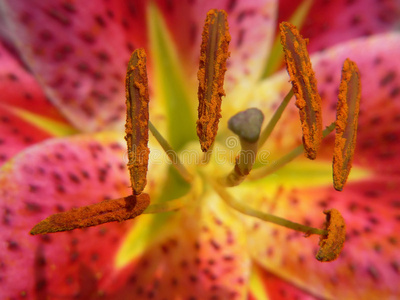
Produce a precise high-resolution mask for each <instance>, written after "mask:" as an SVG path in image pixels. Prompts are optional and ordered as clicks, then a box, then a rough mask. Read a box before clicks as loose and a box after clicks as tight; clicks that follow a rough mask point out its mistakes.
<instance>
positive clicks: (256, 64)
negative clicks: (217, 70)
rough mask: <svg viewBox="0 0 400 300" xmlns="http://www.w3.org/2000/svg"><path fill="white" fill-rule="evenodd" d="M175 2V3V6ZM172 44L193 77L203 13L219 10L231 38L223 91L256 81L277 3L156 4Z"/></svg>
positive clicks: (230, 0)
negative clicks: (174, 43)
mask: <svg viewBox="0 0 400 300" xmlns="http://www.w3.org/2000/svg"><path fill="white" fill-rule="evenodd" d="M178 2H179V3H178ZM157 3H158V4H159V6H160V8H161V10H162V12H163V13H164V15H165V18H166V21H167V24H168V25H169V29H170V31H171V32H172V34H173V37H174V39H175V41H176V44H177V47H178V50H179V52H180V53H181V57H182V60H183V63H185V61H187V63H186V65H188V69H189V71H190V73H191V75H193V74H194V73H195V72H196V71H197V68H198V61H199V54H200V43H201V32H202V30H203V25H204V21H205V19H206V14H207V11H208V10H210V9H213V8H215V9H223V10H225V11H226V12H227V13H228V22H229V31H230V34H231V36H232V40H231V43H230V45H229V49H230V51H231V57H230V58H229V59H228V71H227V73H226V78H227V81H228V82H227V85H228V86H227V89H228V90H229V89H232V88H233V87H234V86H235V85H238V84H240V83H243V82H241V81H243V80H248V79H249V78H253V79H254V78H257V76H259V75H260V72H261V71H262V68H263V67H264V60H265V59H266V58H267V57H268V53H269V48H270V45H271V42H272V39H273V33H274V30H275V28H274V27H275V17H276V6H277V1H275V0H263V1H235V0H220V1H210V0H207V1H167V2H166V1H162V0H159V1H157Z"/></svg>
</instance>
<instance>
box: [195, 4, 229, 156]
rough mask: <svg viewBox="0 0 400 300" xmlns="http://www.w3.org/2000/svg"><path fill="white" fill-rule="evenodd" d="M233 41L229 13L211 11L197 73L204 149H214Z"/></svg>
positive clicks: (200, 136)
mask: <svg viewBox="0 0 400 300" xmlns="http://www.w3.org/2000/svg"><path fill="white" fill-rule="evenodd" d="M230 40H231V37H230V35H229V28H228V22H227V15H226V12H225V11H223V10H215V9H213V10H210V11H209V12H208V13H207V19H206V22H205V24H204V29H203V36H202V43H201V50H200V66H199V71H198V73H197V77H198V79H199V89H198V97H199V107H198V120H197V135H198V137H199V140H200V145H201V149H202V151H203V152H206V151H208V150H209V149H210V147H211V145H212V144H213V142H214V140H215V136H216V135H217V131H218V123H219V119H220V118H221V101H222V100H221V97H222V96H225V91H224V88H223V85H224V76H225V71H226V60H227V59H228V57H229V52H228V46H229V42H230Z"/></svg>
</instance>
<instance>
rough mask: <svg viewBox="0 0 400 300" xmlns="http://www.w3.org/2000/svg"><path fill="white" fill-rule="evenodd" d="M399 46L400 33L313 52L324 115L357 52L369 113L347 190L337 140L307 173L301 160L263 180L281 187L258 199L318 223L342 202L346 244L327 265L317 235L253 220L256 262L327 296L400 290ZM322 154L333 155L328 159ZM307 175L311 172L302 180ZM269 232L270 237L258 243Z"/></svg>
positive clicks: (390, 293) (383, 295)
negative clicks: (336, 160) (338, 182)
mask: <svg viewBox="0 0 400 300" xmlns="http://www.w3.org/2000/svg"><path fill="white" fill-rule="evenodd" d="M399 47H400V36H399V35H398V34H388V35H381V36H376V37H372V38H370V39H359V40H355V41H354V42H348V43H345V44H342V45H338V46H337V47H335V48H333V49H331V50H329V51H327V52H325V53H321V54H320V55H319V56H317V57H314V61H315V63H314V64H313V65H315V72H316V74H317V76H320V77H321V79H322V80H320V81H319V82H320V84H321V89H320V91H322V92H323V95H322V98H323V101H322V102H323V103H324V106H325V111H328V112H327V113H326V116H325V118H324V119H325V120H329V119H331V120H334V118H335V116H334V114H335V107H336V99H337V91H336V88H337V87H338V85H339V80H340V68H341V64H342V63H343V61H344V59H345V57H352V58H354V60H356V61H357V64H358V65H359V66H360V73H361V74H362V75H361V77H362V86H363V95H362V100H361V101H362V104H361V105H362V107H363V112H362V113H361V114H360V118H359V123H360V127H359V136H358V143H357V147H356V149H357V151H356V154H355V161H354V163H353V170H352V175H351V177H350V180H349V182H348V183H349V184H348V185H347V186H346V187H345V189H344V191H343V192H341V193H338V192H336V191H334V190H333V188H332V185H331V174H330V172H331V169H330V167H329V165H330V160H331V158H332V147H331V146H332V141H330V142H329V141H328V143H325V146H323V147H324V149H323V151H322V152H323V155H321V157H322V158H323V159H321V161H320V166H319V167H318V169H316V171H317V170H318V172H315V173H314V175H313V172H306V173H301V172H302V171H304V169H305V168H306V167H307V164H306V163H303V164H302V163H301V162H298V164H299V165H300V164H302V165H301V167H299V168H298V169H296V168H293V167H292V166H288V167H287V168H284V169H282V170H281V171H279V172H277V173H276V174H275V175H274V176H273V177H271V178H269V179H265V182H264V183H263V184H264V185H265V186H271V183H274V184H277V185H278V186H279V185H281V186H282V187H283V188H281V189H279V188H277V189H273V188H271V189H270V194H271V195H274V196H273V197H269V198H264V199H259V202H258V203H263V204H262V208H263V209H265V210H267V211H272V212H273V213H274V214H276V215H278V216H283V217H286V218H288V219H290V220H293V221H297V222H300V223H305V224H310V225H312V226H314V227H319V228H322V223H323V221H324V217H323V214H322V211H323V210H324V209H329V208H336V209H338V210H339V211H340V212H341V213H342V215H343V216H344V218H345V221H346V226H347V237H346V242H345V247H344V250H343V253H342V254H341V255H340V256H339V258H338V259H337V260H336V261H334V262H332V263H329V264H325V263H324V264H321V263H319V262H318V261H316V260H315V258H314V256H315V254H316V252H317V249H318V238H317V237H313V236H312V237H310V238H305V237H303V236H302V235H301V234H297V233H293V232H290V231H288V230H286V229H281V228H277V227H275V226H271V225H268V224H262V223H260V222H254V223H253V224H252V227H251V229H250V231H251V232H252V233H251V234H250V235H251V236H252V237H251V239H250V240H251V241H253V242H251V244H250V249H251V251H252V253H253V257H254V258H255V259H256V260H257V261H259V262H260V263H261V264H262V265H263V266H264V267H265V268H267V269H268V270H270V271H271V272H273V273H274V274H276V275H279V276H281V277H282V278H284V279H286V280H290V281H292V282H293V283H294V284H295V285H297V286H299V287H301V288H302V289H305V290H308V291H310V292H311V293H313V294H315V295H319V296H321V297H333V296H335V297H339V298H342V299H346V298H365V297H372V298H390V297H391V296H393V297H394V298H396V297H398V296H399V295H400V290H399V288H398V285H397V284H395V282H397V281H398V280H399V276H400V272H399V265H400V256H399V254H398V252H397V251H396V247H397V246H396V245H397V244H398V240H399V239H400V236H399V234H398V232H399V230H400V226H399V216H400V211H399V201H398V196H397V191H396V188H395V187H396V186H397V185H398V184H399V183H400V178H399V176H398V167H397V165H398V161H399V157H398V153H400V152H399V151H397V150H396V149H397V148H398V142H396V141H397V139H396V137H397V136H398V135H399V134H400V131H399V129H398V128H399V127H398V126H396V125H395V124H396V122H397V121H396V116H398V115H399V114H400V106H399V105H398V103H397V102H398V101H396V100H395V99H397V98H398V96H399V93H397V92H396V91H397V90H398V86H399V84H400V81H399V76H397V75H396V74H397V72H398V70H399V67H398V65H397V64H396V63H393V61H392V60H391V57H393V55H395V53H397V52H398V51H399V49H400V48H399ZM335 74H337V75H335ZM323 79H328V80H323ZM323 111H324V109H323ZM371 141H374V142H373V143H371ZM324 159H329V161H327V162H326V163H325V162H324ZM324 165H326V167H324ZM324 170H325V171H324ZM288 175H290V177H289V176H288ZM304 175H306V176H307V175H308V176H311V178H308V179H307V180H304V178H302V177H303V176H304ZM290 178H292V179H293V180H290ZM258 184H261V183H260V182H259V183H258ZM250 186H251V185H249V189H248V190H247V191H246V192H244V194H242V195H241V197H242V198H243V199H251V198H253V194H251V193H254V192H251V189H250ZM263 236H271V237H272V238H271V239H269V240H267V241H266V242H265V243H264V244H263V245H262V246H261V245H260V246H258V245H259V244H258V241H259V239H260V238H261V237H263Z"/></svg>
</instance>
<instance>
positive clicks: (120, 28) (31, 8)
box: [1, 0, 146, 131]
mask: <svg viewBox="0 0 400 300" xmlns="http://www.w3.org/2000/svg"><path fill="white" fill-rule="evenodd" d="M6 2H7V3H5V4H3V5H2V10H1V14H2V18H4V19H5V20H4V21H3V23H4V24H5V25H7V26H3V27H2V29H1V33H2V34H3V35H5V36H6V37H7V38H8V40H10V41H11V43H12V44H13V45H15V47H16V48H17V50H18V51H19V53H20V54H21V56H22V59H23V60H24V62H25V63H26V64H27V65H28V66H29V67H30V69H32V71H33V73H34V74H35V76H37V78H38V79H39V80H40V83H41V84H42V85H43V86H44V87H45V91H46V93H47V95H48V96H49V97H50V99H51V100H52V101H54V103H55V105H56V106H58V107H59V108H60V109H62V111H63V113H64V114H65V115H66V116H67V117H68V119H70V120H71V121H73V123H74V124H75V125H76V126H77V127H79V128H81V129H82V130H85V131H93V130H97V129H99V128H103V127H106V126H110V125H112V124H115V123H116V122H117V123H118V122H119V121H121V120H122V119H123V115H124V113H125V106H124V83H123V78H124V73H125V72H126V65H127V62H128V60H129V56H130V53H131V52H132V51H133V49H135V48H137V47H139V46H144V45H145V42H146V39H145V33H146V26H145V15H146V14H145V5H144V3H143V2H140V1H138V2H137V3H135V4H132V3H128V2H125V1H113V2H112V3H111V2H104V1H102V2H101V3H95V2H85V3H81V2H79V4H78V2H76V1H61V0H58V1H38V0H35V1H29V3H27V2H25V1H6Z"/></svg>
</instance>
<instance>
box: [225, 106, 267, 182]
mask: <svg viewBox="0 0 400 300" xmlns="http://www.w3.org/2000/svg"><path fill="white" fill-rule="evenodd" d="M263 121H264V115H263V113H262V112H261V111H260V110H259V109H257V108H250V109H247V110H245V111H242V112H239V113H238V114H236V115H234V116H233V117H232V118H230V119H229V121H228V128H229V129H230V130H232V131H233V132H234V133H235V134H237V135H238V136H239V139H240V146H241V150H240V153H239V156H238V157H237V158H236V163H235V167H234V168H233V170H232V171H231V172H230V173H229V175H228V176H227V177H226V178H224V179H223V180H222V182H223V184H224V185H225V186H236V185H239V184H240V183H241V182H242V181H243V180H244V179H245V178H246V176H247V175H248V174H249V173H250V171H251V169H252V168H253V165H254V162H255V160H256V156H257V150H258V139H259V137H260V131H261V125H262V123H263Z"/></svg>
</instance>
